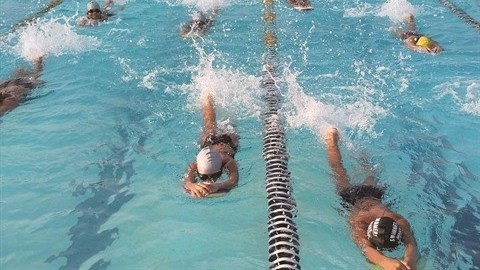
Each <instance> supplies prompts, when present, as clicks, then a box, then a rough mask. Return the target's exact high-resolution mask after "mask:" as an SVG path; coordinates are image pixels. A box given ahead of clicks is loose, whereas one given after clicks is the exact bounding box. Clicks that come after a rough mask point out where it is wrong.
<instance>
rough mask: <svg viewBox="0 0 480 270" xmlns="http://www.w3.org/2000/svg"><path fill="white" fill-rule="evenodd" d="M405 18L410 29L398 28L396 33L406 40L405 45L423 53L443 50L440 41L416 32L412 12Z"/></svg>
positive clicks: (434, 52)
mask: <svg viewBox="0 0 480 270" xmlns="http://www.w3.org/2000/svg"><path fill="white" fill-rule="evenodd" d="M405 20H406V21H407V23H408V30H405V29H397V30H395V35H397V36H398V37H399V38H400V39H402V40H403V41H404V42H405V45H406V46H407V47H408V48H409V49H411V50H414V51H417V52H422V53H431V54H436V53H439V52H441V51H443V48H442V47H440V45H439V44H438V42H436V41H434V40H432V39H431V38H429V37H427V36H425V35H422V34H420V33H417V32H416V26H415V21H414V18H413V14H412V13H407V14H406V15H405Z"/></svg>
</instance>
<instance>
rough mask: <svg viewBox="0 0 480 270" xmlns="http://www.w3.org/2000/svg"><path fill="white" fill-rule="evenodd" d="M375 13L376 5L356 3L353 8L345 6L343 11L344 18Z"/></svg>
mask: <svg viewBox="0 0 480 270" xmlns="http://www.w3.org/2000/svg"><path fill="white" fill-rule="evenodd" d="M375 13H376V7H375V6H373V5H371V4H368V3H363V4H358V5H356V6H355V7H353V8H345V12H344V13H343V17H345V18H358V17H365V16H368V15H374V14H375Z"/></svg>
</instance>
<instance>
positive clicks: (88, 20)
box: [77, 0, 113, 26]
mask: <svg viewBox="0 0 480 270" xmlns="http://www.w3.org/2000/svg"><path fill="white" fill-rule="evenodd" d="M112 3H113V0H106V1H105V3H104V4H103V7H100V4H98V2H97V1H90V2H88V4H87V13H86V14H85V17H83V18H81V19H80V20H79V21H78V22H77V23H78V25H80V26H95V25H98V24H99V23H100V22H104V21H106V20H108V17H110V16H112V15H113V14H111V13H109V12H108V11H107V8H108V7H110V5H111V4H112Z"/></svg>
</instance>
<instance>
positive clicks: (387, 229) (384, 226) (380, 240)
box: [367, 217, 402, 249]
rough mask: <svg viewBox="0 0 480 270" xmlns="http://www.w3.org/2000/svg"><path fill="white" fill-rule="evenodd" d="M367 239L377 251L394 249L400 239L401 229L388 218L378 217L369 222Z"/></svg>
mask: <svg viewBox="0 0 480 270" xmlns="http://www.w3.org/2000/svg"><path fill="white" fill-rule="evenodd" d="M367 239H368V241H370V243H372V244H373V245H374V246H375V247H377V248H379V249H384V248H386V249H394V248H396V247H397V246H398V245H399V244H400V241H401V239H402V229H400V227H399V226H398V224H397V223H396V222H395V221H394V220H393V219H391V218H389V217H379V218H376V219H375V220H374V221H372V222H370V224H369V225H368V229H367Z"/></svg>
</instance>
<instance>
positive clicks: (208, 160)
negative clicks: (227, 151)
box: [197, 147, 222, 175]
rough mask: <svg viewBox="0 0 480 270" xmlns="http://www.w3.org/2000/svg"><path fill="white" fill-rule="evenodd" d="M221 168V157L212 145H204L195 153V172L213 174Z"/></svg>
mask: <svg viewBox="0 0 480 270" xmlns="http://www.w3.org/2000/svg"><path fill="white" fill-rule="evenodd" d="M221 170H222V157H221V156H220V154H219V153H218V152H217V151H216V150H215V149H214V148H212V147H205V148H203V149H202V150H200V153H198V155H197V172H198V173H199V174H205V175H213V174H215V173H218V172H220V171H221Z"/></svg>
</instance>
